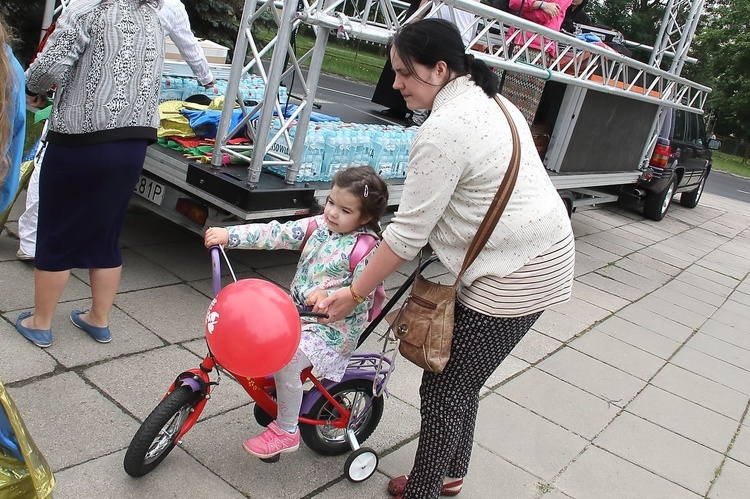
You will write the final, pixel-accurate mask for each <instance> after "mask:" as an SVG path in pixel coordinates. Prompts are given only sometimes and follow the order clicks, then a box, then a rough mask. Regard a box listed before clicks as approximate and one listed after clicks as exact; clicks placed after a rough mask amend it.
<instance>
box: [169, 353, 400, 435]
mask: <svg viewBox="0 0 750 499" xmlns="http://www.w3.org/2000/svg"><path fill="white" fill-rule="evenodd" d="M381 357H382V356H381V355H378V354H354V355H353V356H352V358H351V360H350V361H349V367H348V368H347V371H346V374H345V375H344V378H343V379H342V382H343V381H348V380H350V379H367V380H368V381H370V382H372V381H373V380H376V383H377V384H382V383H383V382H384V378H385V376H386V374H387V372H379V371H378V369H377V365H378V363H379V362H380V361H381ZM382 360H383V362H385V363H387V364H388V365H390V364H391V361H390V359H388V358H387V357H386V358H383V359H382ZM217 366H218V364H217V363H216V361H215V360H214V358H213V357H212V356H211V354H210V353H209V354H208V355H206V356H205V357H204V358H203V361H202V362H201V364H200V367H198V368H196V369H190V370H188V371H185V372H183V373H181V374H180V375H179V376H177V378H176V379H175V381H174V382H172V384H171V385H170V387H169V389H168V390H167V393H165V394H164V397H163V398H166V397H167V395H169V394H170V393H172V392H173V391H174V390H176V389H177V388H179V387H180V386H185V385H186V386H189V387H190V388H191V389H192V390H193V391H194V392H200V393H201V394H202V399H201V400H200V401H199V402H198V403H197V404H196V405H195V406H194V407H193V411H192V412H191V413H190V415H189V416H188V418H187V419H186V420H185V423H184V425H183V426H182V428H181V430H180V432H179V433H178V434H177V437H176V438H175V440H180V439H181V438H182V437H183V436H184V435H185V434H186V433H187V432H188V431H190V429H191V428H192V427H193V425H195V423H196V422H197V421H198V418H199V417H200V415H201V413H202V412H203V408H204V407H205V406H206V403H207V402H208V400H209V399H210V398H211V387H212V386H214V385H218V382H214V381H211V378H210V377H209V373H210V372H211V371H212V370H213V369H214V368H215V367H217ZM225 369H226V368H225ZM227 372H229V374H231V375H232V377H233V378H234V379H236V380H237V382H238V383H239V384H240V386H242V388H243V389H244V390H245V391H246V392H247V394H248V395H250V398H252V399H253V401H255V403H256V404H258V406H259V407H260V408H261V409H263V410H264V411H265V412H266V414H268V415H269V416H271V417H272V418H274V419H275V418H276V411H277V405H276V401H275V400H274V398H273V397H272V396H271V392H272V391H273V390H275V388H276V382H275V380H274V378H273V376H272V375H271V376H265V377H260V378H248V377H246V376H239V375H237V374H234V373H232V372H231V371H229V370H227ZM301 379H302V383H303V384H304V383H306V382H308V381H309V382H311V383H312V384H313V387H314V388H315V390H309V391H308V392H307V393H306V394H305V397H304V399H303V402H302V408H301V411H300V414H306V413H308V412H309V411H310V410H311V409H312V407H313V405H314V404H315V403H316V402H317V401H318V400H319V399H320V397H324V398H325V399H326V400H327V401H328V402H329V403H330V404H331V405H332V407H333V409H335V411H337V412H338V414H339V417H338V418H337V419H334V420H330V419H312V418H308V417H305V416H300V417H299V422H300V423H302V424H308V425H318V426H322V425H328V426H332V427H334V428H340V429H343V430H346V429H347V427H348V426H349V425H356V424H357V423H358V422H359V418H358V417H357V418H354V419H352V413H351V411H350V410H349V409H347V408H346V407H344V406H343V405H341V403H340V402H339V401H337V400H336V399H335V398H333V397H332V396H331V394H330V393H329V392H328V388H329V387H331V386H333V385H335V384H336V382H334V381H329V380H325V379H324V380H323V381H321V380H319V379H318V378H317V377H316V376H315V375H314V374H313V373H312V368H311V367H308V368H307V369H305V370H304V371H302V375H301ZM339 383H340V382H339ZM370 405H371V402H370V401H368V402H367V405H365V407H364V409H363V410H362V411H361V412H362V414H366V413H367V411H368V410H369V406H370Z"/></svg>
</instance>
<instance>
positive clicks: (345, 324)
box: [227, 215, 377, 381]
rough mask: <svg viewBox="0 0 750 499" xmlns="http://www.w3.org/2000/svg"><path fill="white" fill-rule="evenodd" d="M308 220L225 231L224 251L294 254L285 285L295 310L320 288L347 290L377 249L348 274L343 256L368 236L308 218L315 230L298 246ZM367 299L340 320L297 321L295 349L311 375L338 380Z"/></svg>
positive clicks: (364, 314)
mask: <svg viewBox="0 0 750 499" xmlns="http://www.w3.org/2000/svg"><path fill="white" fill-rule="evenodd" d="M312 220H313V218H303V219H300V220H293V221H290V222H286V223H279V222H276V221H273V222H270V223H267V224H247V225H235V226H231V227H227V230H228V231H229V243H228V244H227V247H228V248H242V249H269V250H272V249H289V250H300V249H302V255H301V256H300V259H299V263H298V264H297V271H296V273H295V274H294V279H292V284H291V294H292V299H293V300H294V303H295V304H296V305H297V306H300V307H301V306H304V305H305V300H306V299H307V296H308V295H309V294H310V293H311V292H312V291H314V290H316V289H325V290H327V291H328V293H329V294H331V293H333V292H334V291H336V290H337V289H340V288H344V287H347V286H349V285H350V284H351V283H352V281H353V280H354V278H355V277H356V276H358V275H359V274H361V273H362V270H363V269H364V268H365V265H367V262H368V261H369V260H370V258H371V257H372V255H373V253H374V252H375V249H376V248H377V245H376V246H375V247H373V249H372V250H371V251H370V253H369V254H368V255H366V256H365V258H363V259H362V261H360V262H359V263H358V264H357V267H356V268H355V269H354V273H352V272H351V268H350V263H349V256H350V254H351V252H352V250H353V249H354V245H355V244H356V242H357V239H358V235H359V234H362V233H366V232H367V233H370V234H374V233H373V232H372V231H370V230H369V229H366V228H364V227H362V228H359V229H357V230H355V231H353V232H350V233H347V234H339V233H336V232H332V231H331V230H329V229H328V224H327V223H326V221H325V218H324V217H323V216H322V215H320V216H317V217H314V220H315V221H316V222H317V225H318V228H317V229H316V230H315V231H314V232H312V234H310V237H309V238H308V240H307V242H306V243H305V244H304V248H303V247H302V245H303V242H304V239H305V234H306V232H307V228H308V225H309V224H310V223H311V221H312ZM372 299H373V296H372V295H370V296H368V297H367V300H365V301H364V303H362V304H360V305H357V307H356V308H355V309H354V311H353V312H352V313H351V314H350V315H349V316H348V317H346V318H344V319H343V320H341V321H338V322H334V323H331V324H318V323H317V322H315V321H314V319H310V320H308V319H303V324H302V338H301V340H300V344H299V349H300V350H302V351H303V352H304V353H305V355H307V358H308V359H310V362H312V365H313V371H314V373H315V375H316V376H319V377H323V378H328V379H330V380H333V381H340V380H341V378H342V377H343V376H344V371H346V365H347V362H348V361H349V357H351V355H352V353H353V352H354V350H355V348H356V347H357V340H358V339H359V335H360V334H362V331H364V329H365V326H366V325H367V314H368V311H369V310H370V308H371V307H372Z"/></svg>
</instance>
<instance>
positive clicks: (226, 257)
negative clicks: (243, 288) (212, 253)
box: [219, 246, 237, 282]
mask: <svg viewBox="0 0 750 499" xmlns="http://www.w3.org/2000/svg"><path fill="white" fill-rule="evenodd" d="M219 250H221V254H222V255H224V261H225V262H227V268H228V269H229V273H230V274H232V279H234V282H237V276H236V275H234V269H233V268H232V264H231V263H229V257H228V256H227V254H226V252H225V251H224V246H219Z"/></svg>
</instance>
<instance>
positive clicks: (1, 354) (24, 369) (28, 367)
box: [0, 314, 58, 385]
mask: <svg viewBox="0 0 750 499" xmlns="http://www.w3.org/2000/svg"><path fill="white" fill-rule="evenodd" d="M15 315H16V314H13V315H12V316H11V317H4V319H5V320H0V345H2V347H0V379H1V380H3V383H4V384H6V385H7V384H9V383H13V382H15V381H21V380H25V379H30V378H33V377H36V376H41V375H44V374H49V373H51V372H52V371H54V370H55V368H56V367H57V366H58V364H57V361H55V359H54V357H52V356H51V355H50V354H49V353H47V352H45V351H44V350H43V349H41V348H39V347H38V346H36V345H34V344H33V343H31V342H30V341H29V340H27V339H26V338H24V337H23V336H21V335H20V334H19V333H18V331H16V327H15V326H14V325H13V324H12V321H15Z"/></svg>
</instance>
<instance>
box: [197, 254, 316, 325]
mask: <svg viewBox="0 0 750 499" xmlns="http://www.w3.org/2000/svg"><path fill="white" fill-rule="evenodd" d="M209 251H210V252H211V287H212V289H213V292H214V296H216V295H218V294H219V291H221V251H220V249H219V246H211V248H209ZM297 312H299V316H300V317H319V318H322V319H327V318H328V314H324V313H321V312H313V311H312V309H310V308H308V307H301V308H300V307H297Z"/></svg>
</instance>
